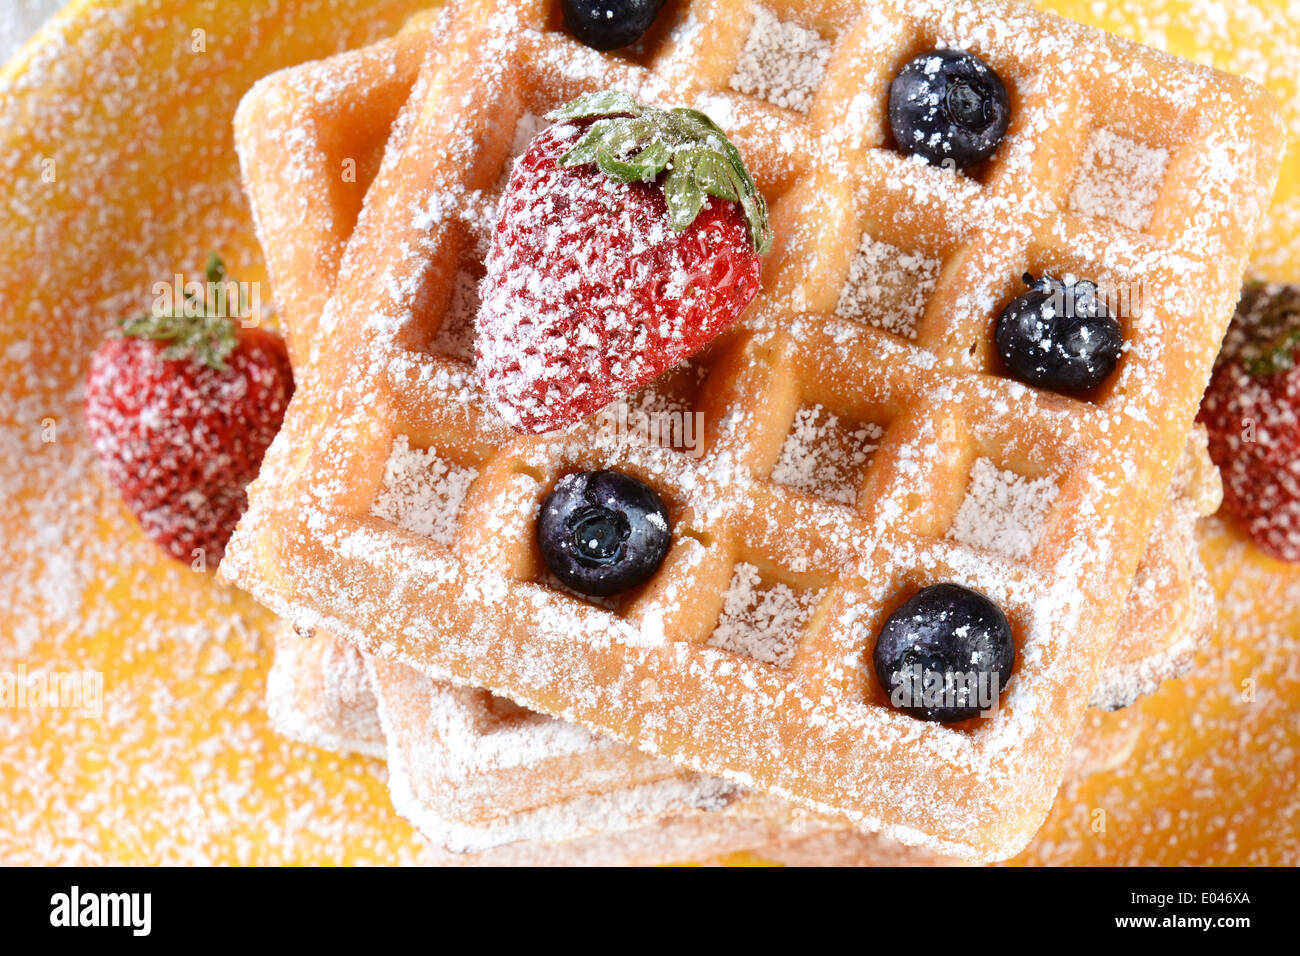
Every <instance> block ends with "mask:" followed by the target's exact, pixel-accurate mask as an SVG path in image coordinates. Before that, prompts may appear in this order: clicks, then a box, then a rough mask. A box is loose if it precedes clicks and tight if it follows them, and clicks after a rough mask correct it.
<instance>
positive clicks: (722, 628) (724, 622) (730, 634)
mask: <svg viewBox="0 0 1300 956" xmlns="http://www.w3.org/2000/svg"><path fill="white" fill-rule="evenodd" d="M821 596H822V592H821V591H820V590H806V591H796V590H795V589H793V588H792V587H790V586H789V585H788V584H785V583H784V582H781V581H777V582H775V583H771V584H765V583H764V581H763V579H762V576H761V575H760V574H759V571H758V568H756V567H754V565H752V564H748V563H746V562H743V561H742V562H741V563H740V564H737V565H736V569H735V572H734V574H733V575H732V578H731V584H730V586H729V587H728V588H727V593H726V596H725V597H724V599H723V606H722V617H721V618H720V619H719V620H718V626H717V627H716V628H714V631H713V634H712V636H710V638H709V642H708V643H709V646H710V647H717V648H721V649H722V650H724V651H731V652H732V653H733V654H741V655H743V656H745V657H752V658H753V659H754V660H756V661H762V662H764V663H765V664H775V665H776V666H777V667H789V666H790V662H791V661H792V660H794V655H795V651H796V650H798V647H799V637H800V635H801V634H802V632H803V629H804V627H805V626H806V625H807V623H808V619H809V618H810V617H811V616H812V613H813V611H814V610H815V609H816V607H817V602H818V601H819V600H820V599H821Z"/></svg>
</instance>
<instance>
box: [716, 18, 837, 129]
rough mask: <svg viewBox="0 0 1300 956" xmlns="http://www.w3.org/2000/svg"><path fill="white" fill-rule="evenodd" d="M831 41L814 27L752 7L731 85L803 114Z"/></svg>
mask: <svg viewBox="0 0 1300 956" xmlns="http://www.w3.org/2000/svg"><path fill="white" fill-rule="evenodd" d="M830 56H831V44H830V43H829V42H828V41H826V40H823V39H822V38H821V36H820V35H819V34H818V33H817V31H815V30H809V29H807V28H806V27H802V26H800V25H799V24H797V23H790V22H788V21H784V20H779V19H777V17H776V15H775V14H773V13H772V11H770V10H768V9H767V8H766V7H763V6H757V5H755V7H754V26H753V28H752V29H751V30H750V31H749V38H748V39H747V40H746V41H745V48H744V50H742V51H741V54H740V61H739V62H738V63H737V64H736V72H735V74H733V75H732V77H731V88H732V89H733V90H735V91H736V92H738V93H749V94H752V95H754V96H758V97H761V98H762V99H765V100H767V101H768V102H769V103H772V104H774V105H776V106H784V107H785V108H786V109H791V110H796V111H798V112H800V113H806V112H808V110H809V109H810V108H811V107H812V103H813V96H814V94H816V92H817V88H818V87H819V86H821V82H822V76H823V74H824V73H825V71H826V62H827V61H828V60H829V59H830Z"/></svg>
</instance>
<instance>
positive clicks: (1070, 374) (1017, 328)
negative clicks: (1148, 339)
mask: <svg viewBox="0 0 1300 956" xmlns="http://www.w3.org/2000/svg"><path fill="white" fill-rule="evenodd" d="M1024 281H1025V284H1026V285H1028V286H1029V291H1028V292H1026V293H1024V294H1023V295H1019V296H1017V297H1016V298H1015V299H1013V300H1012V301H1011V304H1010V305H1008V306H1007V307H1006V308H1005V309H1003V310H1002V315H1001V316H999V318H998V325H997V329H996V331H995V332H994V336H993V338H994V341H995V342H996V343H997V347H998V354H999V355H1001V356H1002V361H1003V362H1004V363H1006V366H1007V368H1008V369H1010V371H1011V374H1012V375H1014V376H1015V377H1016V378H1018V379H1020V380H1021V381H1022V382H1025V383H1026V384H1029V385H1033V386H1036V387H1038V388H1050V389H1053V390H1054V391H1058V392H1082V391H1086V390H1088V389H1090V388H1094V387H1096V386H1097V385H1100V384H1101V383H1102V382H1104V381H1105V380H1106V378H1107V377H1108V376H1109V375H1110V373H1111V372H1113V371H1114V370H1115V363H1116V362H1118V361H1119V355H1120V351H1121V350H1122V349H1123V347H1124V333H1123V331H1122V330H1121V329H1120V325H1119V323H1118V322H1117V321H1115V319H1114V318H1113V317H1112V316H1111V314H1110V312H1109V311H1108V310H1107V309H1106V304H1105V303H1104V302H1102V300H1101V299H1100V298H1099V297H1098V296H1097V286H1096V285H1095V284H1093V283H1092V282H1088V281H1087V280H1082V279H1081V280H1078V281H1075V282H1062V281H1061V280H1060V279H1054V278H1052V277H1051V276H1043V277H1042V278H1041V279H1038V280H1035V279H1034V277H1033V276H1031V275H1029V274H1027V273H1026V275H1025V277H1024Z"/></svg>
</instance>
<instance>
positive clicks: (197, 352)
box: [120, 252, 242, 370]
mask: <svg viewBox="0 0 1300 956" xmlns="http://www.w3.org/2000/svg"><path fill="white" fill-rule="evenodd" d="M203 274H204V279H205V284H204V286H203V294H202V295H201V296H200V295H195V294H194V293H193V291H192V290H189V289H186V291H185V302H184V303H183V304H174V305H173V308H172V311H171V312H169V313H164V314H158V313H156V312H146V313H145V314H144V315H137V316H135V317H134V318H130V319H123V320H122V321H121V323H120V325H121V327H122V334H123V335H125V336H128V337H131V338H141V339H150V340H152V341H155V342H169V343H171V344H169V345H168V346H167V348H165V349H163V351H162V353H161V356H160V357H161V358H162V359H164V360H168V361H170V360H175V359H185V358H190V359H193V360H194V361H196V362H199V363H201V364H203V365H207V366H208V367H210V368H214V369H218V370H222V369H225V367H226V359H227V358H229V356H230V353H231V352H233V351H234V350H235V346H236V345H238V344H239V333H238V329H237V328H236V326H235V323H234V321H233V320H232V319H231V317H230V316H229V315H227V314H224V313H225V312H228V311H229V309H228V308H226V309H222V310H221V311H220V312H212V311H211V308H212V306H213V303H210V302H209V301H208V296H207V291H208V290H209V289H211V288H213V287H214V286H217V285H221V284H223V283H225V282H226V280H227V273H226V266H225V263H223V262H222V261H221V257H220V256H218V255H217V254H216V253H215V252H209V253H208V261H207V265H206V267H205V268H204V270H203ZM240 307H241V308H242V301H241V303H240Z"/></svg>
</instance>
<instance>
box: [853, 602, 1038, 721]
mask: <svg viewBox="0 0 1300 956" xmlns="http://www.w3.org/2000/svg"><path fill="white" fill-rule="evenodd" d="M1015 659H1016V647H1015V643H1014V641H1013V640H1012V638H1011V625H1010V624H1008V623H1007V616H1006V615H1005V614H1003V613H1002V609H1001V608H999V607H998V606H997V605H996V604H994V603H993V602H992V601H990V600H989V599H988V598H986V597H985V596H984V595H983V594H980V593H979V592H978V591H972V590H971V589H970V588H967V587H962V586H961V585H960V584H933V585H931V586H930V587H928V588H926V589H925V590H923V591H921V592H920V593H919V594H917V595H916V596H915V597H913V598H912V599H911V600H909V601H908V602H907V603H906V604H904V605H903V606H902V607H900V608H899V609H898V610H897V611H895V612H894V613H893V614H891V615H890V616H889V620H887V621H885V626H884V627H883V628H881V631H880V636H879V637H878V638H877V639H876V651H875V655H874V664H875V667H876V678H877V680H879V681H880V686H881V687H883V688H884V689H885V692H886V693H887V694H889V698H890V702H891V703H893V705H894V706H895V707H897V708H899V709H900V710H902V711H905V712H906V713H908V714H910V715H911V716H913V717H915V718H917V719H918V720H934V721H939V722H940V723H945V724H947V723H952V722H953V721H957V720H967V719H968V718H971V717H974V716H976V715H977V714H979V713H980V712H981V711H984V710H988V709H989V708H991V707H993V706H994V705H995V704H996V703H997V700H998V696H999V695H1000V694H1001V692H1002V689H1003V688H1005V687H1006V686H1007V681H1008V680H1010V679H1011V666H1012V664H1014V663H1015Z"/></svg>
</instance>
